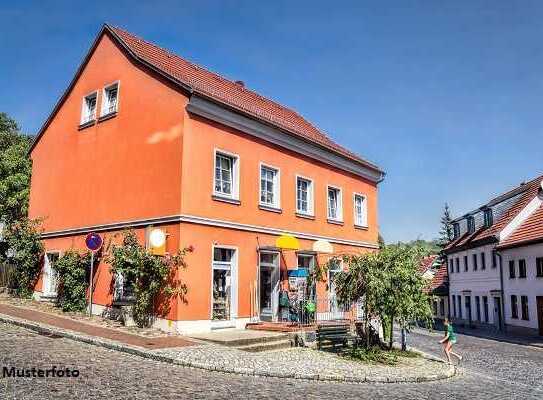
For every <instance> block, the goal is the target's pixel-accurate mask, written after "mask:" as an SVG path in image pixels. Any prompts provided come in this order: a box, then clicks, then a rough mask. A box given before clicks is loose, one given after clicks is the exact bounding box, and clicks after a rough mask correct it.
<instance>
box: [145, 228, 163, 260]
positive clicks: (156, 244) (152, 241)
mask: <svg viewBox="0 0 543 400" xmlns="http://www.w3.org/2000/svg"><path fill="white" fill-rule="evenodd" d="M149 249H150V251H151V254H154V255H157V256H163V255H164V254H166V232H164V231H163V230H162V229H160V228H152V229H151V230H150V231H149Z"/></svg>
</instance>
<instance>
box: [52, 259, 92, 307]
mask: <svg viewBox="0 0 543 400" xmlns="http://www.w3.org/2000/svg"><path fill="white" fill-rule="evenodd" d="M90 258H91V256H90V253H89V252H85V253H78V252H76V251H74V250H68V251H67V252H66V253H64V254H63V255H62V256H61V257H60V258H59V259H58V260H57V261H56V262H55V270H56V271H57V273H58V289H57V292H58V296H57V302H58V305H59V306H60V307H61V308H62V311H72V312H76V311H84V310H85V308H86V306H87V298H86V294H87V287H88V282H87V268H88V266H89V264H90Z"/></svg>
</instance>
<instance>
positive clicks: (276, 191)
mask: <svg viewBox="0 0 543 400" xmlns="http://www.w3.org/2000/svg"><path fill="white" fill-rule="evenodd" d="M262 168H267V169H270V170H274V171H275V180H274V182H273V203H271V204H270V203H265V202H263V201H262V197H261V194H262V186H261V185H262ZM258 171H259V172H258V204H259V205H260V206H262V207H268V208H277V209H280V208H281V169H280V168H278V167H275V166H273V165H270V164H266V163H263V162H261V163H259V165H258Z"/></svg>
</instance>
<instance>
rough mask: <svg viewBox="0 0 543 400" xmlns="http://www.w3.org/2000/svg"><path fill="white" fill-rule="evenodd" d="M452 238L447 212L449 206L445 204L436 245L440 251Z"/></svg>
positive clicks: (450, 220)
mask: <svg viewBox="0 0 543 400" xmlns="http://www.w3.org/2000/svg"><path fill="white" fill-rule="evenodd" d="M452 238H453V227H452V219H451V212H450V210H449V205H448V204H447V203H445V207H444V208H443V215H442V216H441V229H440V230H439V239H438V244H439V247H440V248H441V249H443V248H445V246H446V245H447V243H449V242H450V241H451V240H452Z"/></svg>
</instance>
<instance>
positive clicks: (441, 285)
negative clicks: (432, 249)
mask: <svg viewBox="0 0 543 400" xmlns="http://www.w3.org/2000/svg"><path fill="white" fill-rule="evenodd" d="M448 283H449V277H448V275H447V264H445V263H442V264H441V266H440V267H439V269H438V270H437V271H436V273H435V275H434V277H433V278H432V282H431V283H430V286H429V291H430V292H434V291H436V290H437V289H439V291H440V292H442V291H444V290H446V289H447V285H448Z"/></svg>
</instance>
